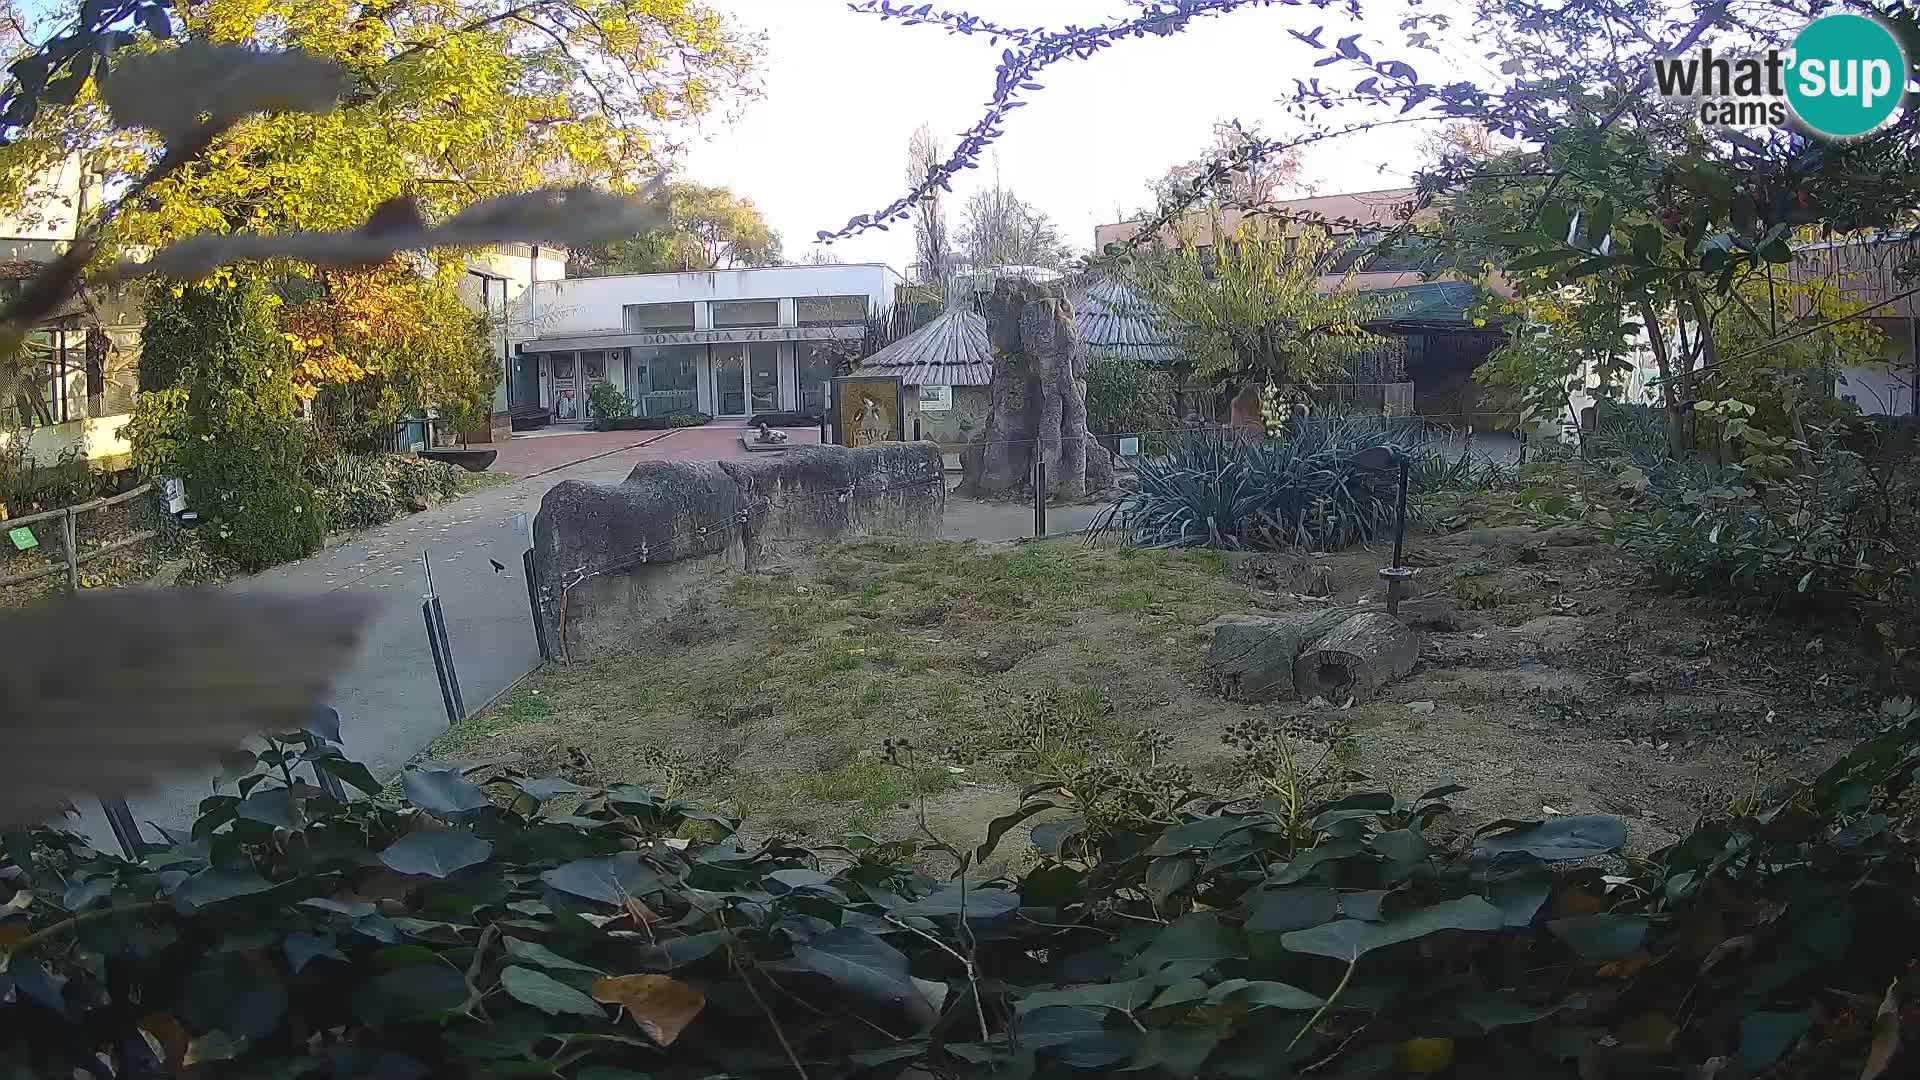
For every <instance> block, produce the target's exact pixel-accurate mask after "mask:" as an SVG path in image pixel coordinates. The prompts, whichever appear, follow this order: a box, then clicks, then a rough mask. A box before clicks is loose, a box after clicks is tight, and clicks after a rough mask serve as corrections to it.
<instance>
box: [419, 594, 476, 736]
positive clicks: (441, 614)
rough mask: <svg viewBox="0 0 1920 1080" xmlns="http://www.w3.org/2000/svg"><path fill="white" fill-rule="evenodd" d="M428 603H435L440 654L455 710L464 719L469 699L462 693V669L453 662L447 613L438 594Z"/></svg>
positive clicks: (434, 610) (434, 620)
mask: <svg viewBox="0 0 1920 1080" xmlns="http://www.w3.org/2000/svg"><path fill="white" fill-rule="evenodd" d="M428 603H430V604H432V605H433V624H434V626H436V627H438V628H439V632H440V654H441V655H442V656H444V657H446V661H447V687H448V689H450V690H452V691H453V708H454V712H455V714H456V715H458V716H459V717H460V719H461V720H464V719H466V718H467V699H466V698H465V697H463V696H462V695H461V693H460V670H459V668H457V667H455V666H454V663H453V642H452V641H451V640H450V639H449V638H448V637H447V613H446V611H445V610H443V609H442V608H441V607H440V598H439V597H438V596H435V597H434V598H433V599H431V600H429V601H428Z"/></svg>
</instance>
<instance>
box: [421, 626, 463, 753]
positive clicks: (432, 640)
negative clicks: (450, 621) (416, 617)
mask: <svg viewBox="0 0 1920 1080" xmlns="http://www.w3.org/2000/svg"><path fill="white" fill-rule="evenodd" d="M420 617H421V618H422V619H423V620H425V621H426V624H427V647H428V648H430V649H432V650H433V672H434V674H435V675H437V676H439V678H440V702H441V704H443V705H445V706H446V707H447V723H448V724H457V723H459V722H460V712H459V710H458V709H456V708H455V707H454V704H453V685H452V684H451V683H449V682H448V681H447V658H446V653H445V651H444V650H442V648H441V647H440V634H439V628H438V627H436V626H434V624H433V601H432V600H431V599H428V600H422V601H420Z"/></svg>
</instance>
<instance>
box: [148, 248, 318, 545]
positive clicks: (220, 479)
mask: <svg viewBox="0 0 1920 1080" xmlns="http://www.w3.org/2000/svg"><path fill="white" fill-rule="evenodd" d="M147 305H148V306H147V319H148V325H147V327H146V328H145V329H143V330H142V332H141V370H142V371H143V372H147V371H152V372H153V373H154V374H155V377H156V378H162V379H164V378H165V377H166V376H172V377H173V378H174V379H176V380H177V381H176V382H166V381H162V382H159V383H156V384H155V385H157V386H161V387H167V386H180V387H184V388H185V390H186V394H187V399H186V406H185V408H186V424H185V427H184V430H182V431H181V432H180V434H179V435H178V436H175V435H173V434H172V432H170V431H168V430H167V429H166V425H164V424H162V423H158V422H156V423H155V424H154V425H153V426H151V427H150V428H148V429H146V430H136V432H135V434H136V435H139V436H141V438H139V439H137V440H136V442H135V449H134V452H135V454H136V455H137V456H141V457H144V458H146V459H147V460H150V461H151V460H158V459H161V458H162V457H163V456H164V455H165V454H166V453H167V452H168V451H167V447H166V446H165V445H164V440H166V439H168V438H177V439H178V443H177V448H178V459H179V466H180V472H181V475H182V477H183V478H184V479H185V480H186V482H187V499H188V502H189V504H190V505H191V506H192V508H193V509H194V510H195V511H196V512H197V513H199V514H200V515H201V517H202V518H203V519H204V520H205V521H206V523H207V524H206V525H205V526H204V527H203V528H202V530H201V533H200V535H201V536H202V537H203V538H205V540H206V541H207V543H208V544H209V546H211V547H212V548H213V550H214V551H215V552H216V553H217V554H220V555H222V556H224V557H226V558H229V559H231V560H233V561H234V562H235V563H236V564H238V565H239V566H240V567H241V568H242V569H244V570H249V571H252V570H260V569H264V568H266V567H269V566H274V565H276V564H279V563H283V562H289V561H292V560H294V559H300V558H304V557H306V556H307V555H311V554H312V553H313V552H315V551H317V550H319V547H320V541H321V538H322V530H321V521H320V513H319V507H318V506H317V505H316V500H315V497H314V492H313V488H312V487H311V486H310V485H309V484H308V483H307V479H306V471H305V460H304V453H305V449H306V429H305V426H304V424H303V422H302V421H301V420H299V419H298V418H297V416H296V406H297V402H296V399H295V397H294V392H293V382H292V378H291V370H292V367H291V365H292V356H291V354H290V353H289V352H288V349H287V346H286V342H285V341H284V339H282V337H281V335H280V332H279V329H278V327H277V326H276V325H275V323H274V310H275V308H276V306H277V305H278V299H277V298H276V297H275V296H274V295H273V293H272V291H271V290H270V289H269V288H268V287H267V285H266V282H265V281H264V280H263V279H262V278H260V277H259V276H258V275H255V274H243V275H241V276H239V277H236V278H235V279H233V281H232V282H231V283H221V282H216V283H214V284H212V285H189V286H176V287H174V288H171V289H168V288H156V289H153V290H151V291H149V293H148V296H147ZM155 439H158V440H162V441H161V442H158V443H156V442H154V441H151V440H155Z"/></svg>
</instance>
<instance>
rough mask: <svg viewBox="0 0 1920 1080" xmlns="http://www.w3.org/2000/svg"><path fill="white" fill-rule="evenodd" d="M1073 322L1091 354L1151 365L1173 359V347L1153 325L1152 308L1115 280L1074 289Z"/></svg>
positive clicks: (1098, 279)
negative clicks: (1124, 358)
mask: <svg viewBox="0 0 1920 1080" xmlns="http://www.w3.org/2000/svg"><path fill="white" fill-rule="evenodd" d="M1073 321H1074V324H1075V326H1077V327H1078V328H1079V330H1080V341H1081V343H1082V344H1084V345H1085V346H1086V347H1087V348H1088V349H1089V350H1090V351H1092V352H1096V353H1101V354H1105V355H1108V356H1124V357H1127V358H1129V359H1133V360H1141V361H1144V362H1147V363H1153V364H1164V363H1169V362H1171V361H1172V360H1173V359H1174V350H1173V344H1172V343H1171V342H1170V341H1169V340H1168V339H1167V335H1166V333H1165V332H1164V331H1162V330H1161V329H1160V328H1159V327H1158V326H1156V325H1154V320H1153V309H1152V307H1151V306H1150V305H1148V304H1147V302H1146V301H1145V300H1142V299H1141V298H1140V296H1139V294H1138V293H1135V292H1134V291H1133V290H1132V289H1130V288H1128V287H1127V284H1126V282H1124V281H1122V280H1120V279H1119V278H1117V277H1109V276H1104V275H1103V276H1100V277H1096V278H1093V279H1092V280H1090V281H1087V282H1085V283H1084V284H1082V285H1081V286H1080V287H1079V288H1077V289H1075V290H1074V292H1073Z"/></svg>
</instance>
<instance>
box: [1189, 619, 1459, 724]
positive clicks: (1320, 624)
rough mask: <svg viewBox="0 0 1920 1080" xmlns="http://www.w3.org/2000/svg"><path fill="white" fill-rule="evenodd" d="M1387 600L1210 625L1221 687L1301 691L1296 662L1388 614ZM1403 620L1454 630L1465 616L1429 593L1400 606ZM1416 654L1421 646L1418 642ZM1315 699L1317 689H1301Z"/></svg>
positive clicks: (1210, 657) (1273, 694) (1264, 695)
mask: <svg viewBox="0 0 1920 1080" xmlns="http://www.w3.org/2000/svg"><path fill="white" fill-rule="evenodd" d="M1386 610H1387V608H1386V605H1385V604H1359V605H1350V606H1346V607H1336V608H1322V609H1320V610H1318V611H1303V612H1291V613H1289V614H1285V615H1223V616H1221V617H1220V618H1218V619H1215V620H1214V621H1213V622H1212V623H1210V624H1209V625H1208V627H1207V629H1208V630H1211V631H1212V632H1213V641H1212V644H1211V645H1210V646H1209V648H1208V650H1207V666H1208V667H1209V668H1211V669H1212V670H1213V673H1214V676H1215V677H1216V678H1217V679H1219V681H1220V687H1221V690H1222V691H1223V692H1224V693H1225V694H1226V695H1227V696H1228V697H1230V698H1234V699H1236V700H1241V701H1272V700H1276V699H1278V698H1283V697H1286V696H1287V695H1288V694H1289V693H1291V692H1293V691H1294V690H1295V682H1296V677H1295V663H1294V662H1295V661H1296V660H1297V659H1298V658H1299V656H1300V654H1301V652H1302V651H1304V650H1306V649H1308V648H1310V647H1312V646H1314V645H1316V644H1317V643H1319V641H1320V639H1322V638H1324V637H1326V636H1327V635H1328V634H1330V633H1332V632H1333V631H1334V630H1335V629H1336V628H1337V627H1339V626H1340V625H1341V624H1342V623H1345V622H1346V621H1347V620H1349V619H1351V618H1353V617H1354V616H1356V615H1370V614H1378V615H1383V616H1384V615H1385V612H1386ZM1399 621H1400V623H1402V624H1404V625H1405V626H1406V627H1408V628H1409V629H1410V630H1437V631H1443V632H1452V631H1455V630H1458V629H1460V616H1459V613H1458V612H1457V611H1456V610H1455V609H1454V606H1453V601H1452V599H1451V598H1449V597H1445V596H1423V597H1421V598H1419V599H1417V600H1405V601H1402V602H1401V604H1400V616H1399ZM1415 651H1416V654H1417V652H1418V646H1417V644H1416V646H1415ZM1300 696H1301V697H1312V696H1313V694H1312V693H1301V694H1300Z"/></svg>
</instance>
